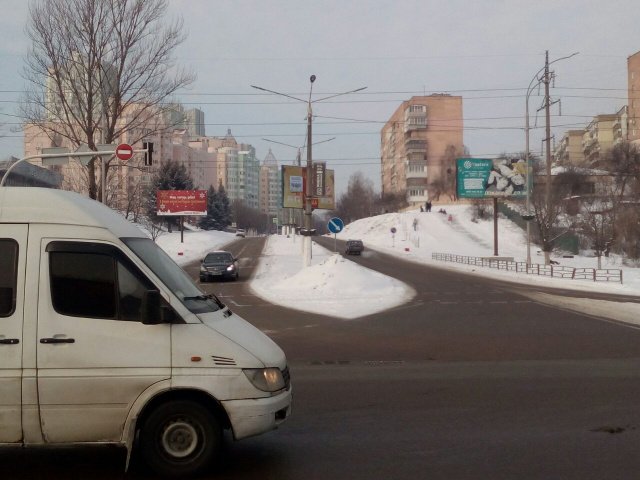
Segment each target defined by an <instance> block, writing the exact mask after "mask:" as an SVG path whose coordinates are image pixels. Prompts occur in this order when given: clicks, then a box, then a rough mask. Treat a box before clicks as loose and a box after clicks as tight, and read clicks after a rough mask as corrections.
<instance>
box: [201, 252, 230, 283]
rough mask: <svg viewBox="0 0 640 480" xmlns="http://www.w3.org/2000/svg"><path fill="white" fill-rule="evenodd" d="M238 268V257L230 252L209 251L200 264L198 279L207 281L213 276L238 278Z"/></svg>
mask: <svg viewBox="0 0 640 480" xmlns="http://www.w3.org/2000/svg"><path fill="white" fill-rule="evenodd" d="M239 276H240V269H239V268H238V259H237V258H235V257H234V256H233V254H232V253H231V252H226V251H223V250H219V251H216V252H209V253H207V256H206V257H204V258H203V259H202V264H201V265H200V281H201V282H208V281H209V280H211V279H213V278H228V279H231V280H238V277H239Z"/></svg>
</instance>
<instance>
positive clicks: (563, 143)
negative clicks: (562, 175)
mask: <svg viewBox="0 0 640 480" xmlns="http://www.w3.org/2000/svg"><path fill="white" fill-rule="evenodd" d="M584 133H585V131H584V129H580V130H568V131H567V132H565V134H564V135H562V139H561V140H560V142H559V143H558V144H557V145H556V148H555V151H554V154H553V158H554V160H555V163H556V165H563V166H578V165H584V163H585V160H584V150H583V148H582V141H583V139H584Z"/></svg>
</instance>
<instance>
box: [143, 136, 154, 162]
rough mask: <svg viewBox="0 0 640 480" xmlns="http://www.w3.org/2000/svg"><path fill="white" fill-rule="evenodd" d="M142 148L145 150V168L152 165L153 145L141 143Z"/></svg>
mask: <svg viewBox="0 0 640 480" xmlns="http://www.w3.org/2000/svg"><path fill="white" fill-rule="evenodd" d="M142 148H143V149H144V150H146V153H145V154H144V164H145V165H146V166H151V165H153V143H152V142H142Z"/></svg>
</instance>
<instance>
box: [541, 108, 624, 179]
mask: <svg viewBox="0 0 640 480" xmlns="http://www.w3.org/2000/svg"><path fill="white" fill-rule="evenodd" d="M628 111H629V110H628V108H627V106H624V107H622V108H621V109H620V110H618V111H617V112H616V113H612V114H604V115H596V116H595V117H593V120H591V122H589V124H588V125H587V126H586V127H585V128H584V129H581V130H569V131H567V132H565V133H564V135H563V136H562V139H561V140H560V142H559V143H558V144H557V145H556V147H555V149H554V155H553V156H554V159H555V163H556V165H562V166H575V167H598V166H600V163H601V162H602V160H604V159H605V156H606V155H607V153H608V152H609V150H611V149H612V148H613V147H614V146H615V145H617V144H618V143H620V142H623V141H626V140H627V139H629V138H630V130H629V129H628V124H629V114H628Z"/></svg>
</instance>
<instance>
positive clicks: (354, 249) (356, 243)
mask: <svg viewBox="0 0 640 480" xmlns="http://www.w3.org/2000/svg"><path fill="white" fill-rule="evenodd" d="M363 250H364V244H363V243H362V240H347V246H346V248H345V250H344V253H345V254H346V255H360V254H361V253H362V251H363Z"/></svg>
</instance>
